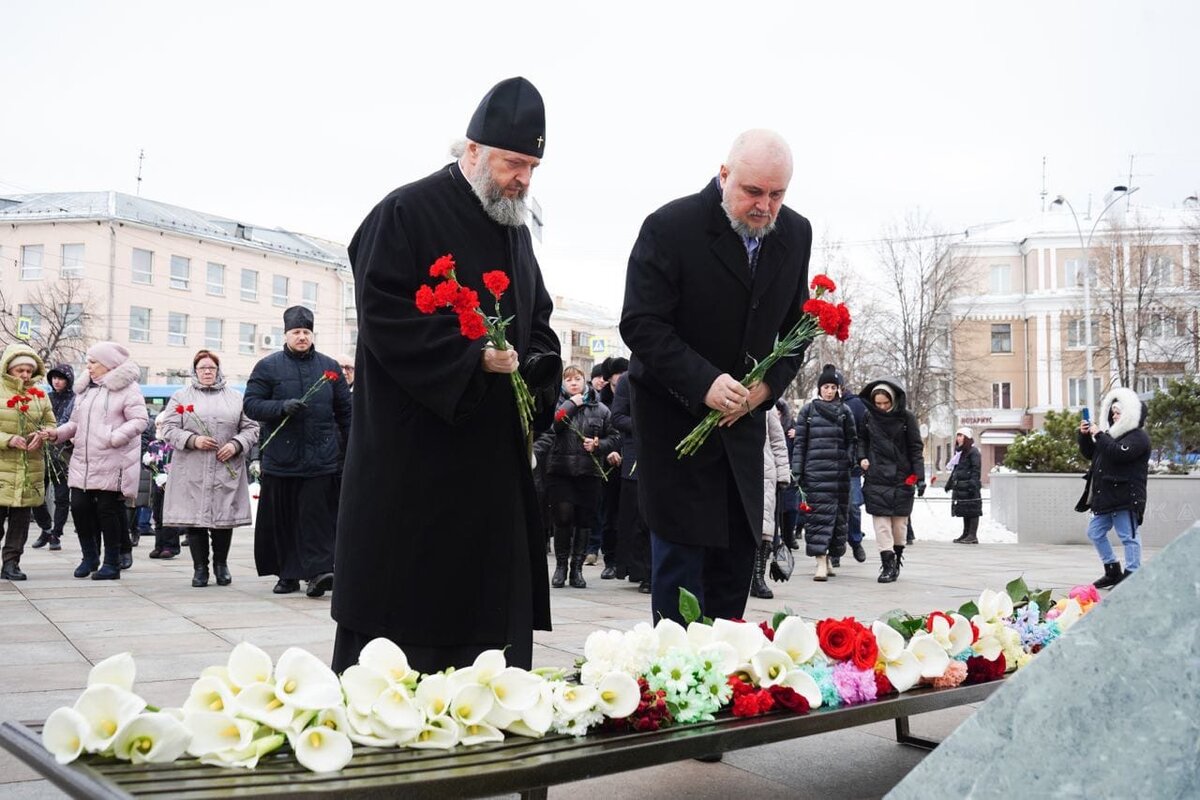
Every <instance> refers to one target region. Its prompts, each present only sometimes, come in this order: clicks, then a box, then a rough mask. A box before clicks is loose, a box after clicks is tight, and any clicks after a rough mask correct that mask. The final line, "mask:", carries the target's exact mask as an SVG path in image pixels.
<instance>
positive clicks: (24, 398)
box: [5, 386, 54, 496]
mask: <svg viewBox="0 0 1200 800" xmlns="http://www.w3.org/2000/svg"><path fill="white" fill-rule="evenodd" d="M25 392H26V393H25V394H14V395H13V396H12V397H10V398H8V402H7V403H5V405H7V406H8V407H9V408H11V409H13V410H14V411H16V412H17V432H18V435H19V436H21V438H25V434H26V433H37V432H38V420H37V418H36V417H34V416H33V415H32V414H30V411H29V404H30V403H33V404H34V405H35V406H37V407H38V408H37V415H38V417H40V416H42V411H43V409H42V407H41V401H42V400H43V399H45V397H46V393H45V392H43V391H42V390H41V389H39V388H37V387H36V386H30V387H29V388H28V389H26V390H25ZM28 445H29V442H26V448H28ZM46 463H47V465H48V466H49V467H50V469H52V470H53V469H54V465H53V464H52V463H51V462H50V460H49V459H47V462H46ZM21 472H22V473H23V474H24V476H25V486H24V490H25V494H26V495H30V496H32V495H33V484H32V483H31V482H30V480H29V452H28V449H23V450H21Z"/></svg>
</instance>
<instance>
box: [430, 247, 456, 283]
mask: <svg viewBox="0 0 1200 800" xmlns="http://www.w3.org/2000/svg"><path fill="white" fill-rule="evenodd" d="M453 271H454V256H452V255H450V254H449V253H447V254H446V255H444V256H442V257H440V258H439V259H438V260H437V261H434V262H433V266H431V267H430V268H429V274H430V275H432V276H433V277H435V278H447V277H449V276H450V273H451V272H453Z"/></svg>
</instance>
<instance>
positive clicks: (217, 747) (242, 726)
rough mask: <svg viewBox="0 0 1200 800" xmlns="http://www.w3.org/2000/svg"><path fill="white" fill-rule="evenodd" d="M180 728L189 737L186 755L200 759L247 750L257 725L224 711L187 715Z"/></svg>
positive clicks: (192, 712)
mask: <svg viewBox="0 0 1200 800" xmlns="http://www.w3.org/2000/svg"><path fill="white" fill-rule="evenodd" d="M183 725H184V727H185V728H187V729H188V732H189V733H191V735H192V741H191V742H190V743H189V744H188V748H187V751H188V753H190V754H191V755H193V756H196V757H202V756H207V755H212V754H215V753H221V752H232V753H240V752H241V751H244V750H245V749H246V748H248V747H249V746H250V742H251V741H252V740H253V739H254V731H255V729H256V728H257V727H258V723H256V722H253V721H251V720H248V719H238V718H237V717H235V716H233V715H232V714H230V713H228V712H224V711H189V712H187V713H185V714H184V717H183Z"/></svg>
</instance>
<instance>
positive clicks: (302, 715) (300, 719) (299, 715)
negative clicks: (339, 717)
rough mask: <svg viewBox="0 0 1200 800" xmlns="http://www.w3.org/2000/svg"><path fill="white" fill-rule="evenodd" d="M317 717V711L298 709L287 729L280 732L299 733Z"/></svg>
mask: <svg viewBox="0 0 1200 800" xmlns="http://www.w3.org/2000/svg"><path fill="white" fill-rule="evenodd" d="M293 710H294V709H293ZM316 718H317V712H316V711H296V716H294V717H292V721H291V722H289V723H288V726H287V729H286V730H282V731H280V733H284V734H287V733H299V732H300V731H302V730H304V729H305V728H307V727H308V726H309V725H311V724H312V721H313V720H314V719H316Z"/></svg>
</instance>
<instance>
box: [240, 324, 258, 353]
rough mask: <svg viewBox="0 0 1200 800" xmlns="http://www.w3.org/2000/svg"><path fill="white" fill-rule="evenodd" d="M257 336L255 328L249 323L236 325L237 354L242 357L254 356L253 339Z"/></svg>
mask: <svg viewBox="0 0 1200 800" xmlns="http://www.w3.org/2000/svg"><path fill="white" fill-rule="evenodd" d="M257 335H258V330H257V328H256V326H254V325H252V324H251V323H249V322H240V323H238V352H239V353H241V354H242V355H244V356H252V355H254V337H255V336H257Z"/></svg>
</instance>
